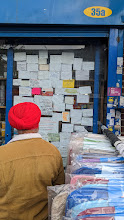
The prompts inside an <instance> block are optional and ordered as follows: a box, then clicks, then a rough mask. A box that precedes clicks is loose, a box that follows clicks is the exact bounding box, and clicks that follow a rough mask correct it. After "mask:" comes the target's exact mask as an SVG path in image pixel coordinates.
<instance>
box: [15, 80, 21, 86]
mask: <svg viewBox="0 0 124 220" xmlns="http://www.w3.org/2000/svg"><path fill="white" fill-rule="evenodd" d="M20 85H21V79H13V86H20Z"/></svg>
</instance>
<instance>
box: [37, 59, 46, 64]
mask: <svg viewBox="0 0 124 220" xmlns="http://www.w3.org/2000/svg"><path fill="white" fill-rule="evenodd" d="M38 63H39V64H47V59H46V58H42V57H41V58H39V60H38Z"/></svg>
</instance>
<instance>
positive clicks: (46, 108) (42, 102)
mask: <svg viewBox="0 0 124 220" xmlns="http://www.w3.org/2000/svg"><path fill="white" fill-rule="evenodd" d="M34 101H35V103H36V104H37V102H38V105H39V106H40V109H41V112H42V115H52V114H53V109H52V99H51V96H40V97H39V99H38V98H37V96H34Z"/></svg>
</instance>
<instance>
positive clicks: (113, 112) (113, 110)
mask: <svg viewBox="0 0 124 220" xmlns="http://www.w3.org/2000/svg"><path fill="white" fill-rule="evenodd" d="M110 113H111V117H115V109H110Z"/></svg>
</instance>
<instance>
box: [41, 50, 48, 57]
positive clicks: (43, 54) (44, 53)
mask: <svg viewBox="0 0 124 220" xmlns="http://www.w3.org/2000/svg"><path fill="white" fill-rule="evenodd" d="M39 58H48V50H40V51H39Z"/></svg>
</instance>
